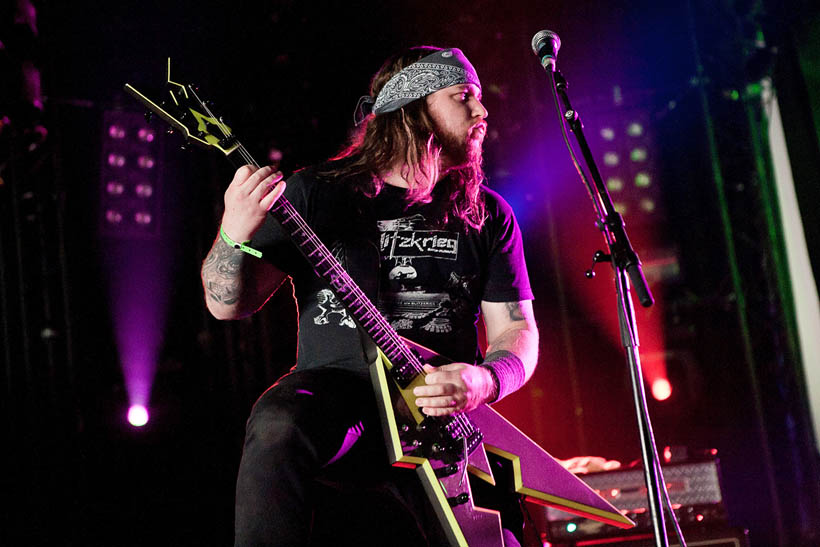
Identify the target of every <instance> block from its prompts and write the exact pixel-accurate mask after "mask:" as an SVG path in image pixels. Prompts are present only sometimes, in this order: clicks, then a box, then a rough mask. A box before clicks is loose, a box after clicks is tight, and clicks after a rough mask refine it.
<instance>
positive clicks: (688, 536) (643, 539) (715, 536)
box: [551, 528, 749, 547]
mask: <svg viewBox="0 0 820 547" xmlns="http://www.w3.org/2000/svg"><path fill="white" fill-rule="evenodd" d="M683 538H684V539H685V540H686V545H687V547H749V537H748V531H747V530H743V529H740V528H717V529H715V528H711V529H702V530H697V529H695V530H692V529H687V528H684V529H683ZM551 545H552V546H553V547H599V546H600V547H655V537H654V536H653V535H652V534H651V533H649V532H644V533H639V534H634V533H633V534H628V533H627V534H625V535H624V534H621V535H616V536H607V537H599V538H594V539H581V540H579V541H573V542H569V543H562V542H555V543H551ZM669 546H670V547H679V546H680V543H678V538H677V536H675V534H674V533H671V534H670V535H669Z"/></svg>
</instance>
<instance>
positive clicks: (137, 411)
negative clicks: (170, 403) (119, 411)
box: [128, 405, 148, 427]
mask: <svg viewBox="0 0 820 547" xmlns="http://www.w3.org/2000/svg"><path fill="white" fill-rule="evenodd" d="M128 423H130V424H131V425H133V426H134V427H142V426H144V425H145V424H147V423H148V409H147V408H145V407H144V406H142V405H131V408H129V409H128Z"/></svg>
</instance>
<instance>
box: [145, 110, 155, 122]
mask: <svg viewBox="0 0 820 547" xmlns="http://www.w3.org/2000/svg"><path fill="white" fill-rule="evenodd" d="M153 120H154V113H153V112H151V111H150V110H149V111H147V112H146V113H145V123H151V122H152V121H153Z"/></svg>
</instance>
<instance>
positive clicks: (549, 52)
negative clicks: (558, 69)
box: [532, 30, 561, 72]
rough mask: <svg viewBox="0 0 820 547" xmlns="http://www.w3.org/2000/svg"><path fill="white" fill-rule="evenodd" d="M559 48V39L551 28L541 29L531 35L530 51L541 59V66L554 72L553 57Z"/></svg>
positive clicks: (556, 54)
mask: <svg viewBox="0 0 820 547" xmlns="http://www.w3.org/2000/svg"><path fill="white" fill-rule="evenodd" d="M559 49H561V39H560V38H559V37H558V35H557V34H555V33H554V32H552V31H551V30H542V31H540V32H537V33H536V34H535V36H533V37H532V52H533V53H535V56H536V57H538V58H539V59H541V66H543V67H544V68H545V69H546V70H550V71H552V72H555V58H556V57H557V56H558V50H559Z"/></svg>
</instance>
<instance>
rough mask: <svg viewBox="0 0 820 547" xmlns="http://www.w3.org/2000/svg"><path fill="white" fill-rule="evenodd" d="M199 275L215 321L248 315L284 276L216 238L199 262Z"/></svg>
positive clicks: (258, 306)
mask: <svg viewBox="0 0 820 547" xmlns="http://www.w3.org/2000/svg"><path fill="white" fill-rule="evenodd" d="M201 275H202V287H203V288H204V289H205V305H206V306H207V307H208V310H209V311H210V312H211V314H212V315H213V316H214V317H216V318H217V319H239V318H240V317H245V316H247V315H250V314H252V313H253V312H255V311H256V310H258V309H259V308H260V307H262V304H264V303H265V302H267V300H268V298H270V297H271V295H272V294H273V293H274V291H276V289H277V288H279V285H281V284H282V281H284V279H285V277H286V276H285V274H284V273H283V272H281V271H279V269H277V268H275V267H274V266H272V265H271V264H269V263H267V262H265V261H263V260H259V259H258V258H254V257H252V256H250V255H249V254H247V253H243V252H242V251H240V250H239V249H234V248H233V247H230V246H229V245H228V244H227V243H225V241H223V240H222V238H221V237H219V236H217V237H216V241H214V244H213V246H212V247H211V251H210V252H209V253H208V256H207V257H206V258H205V262H203V263H202V271H201Z"/></svg>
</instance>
